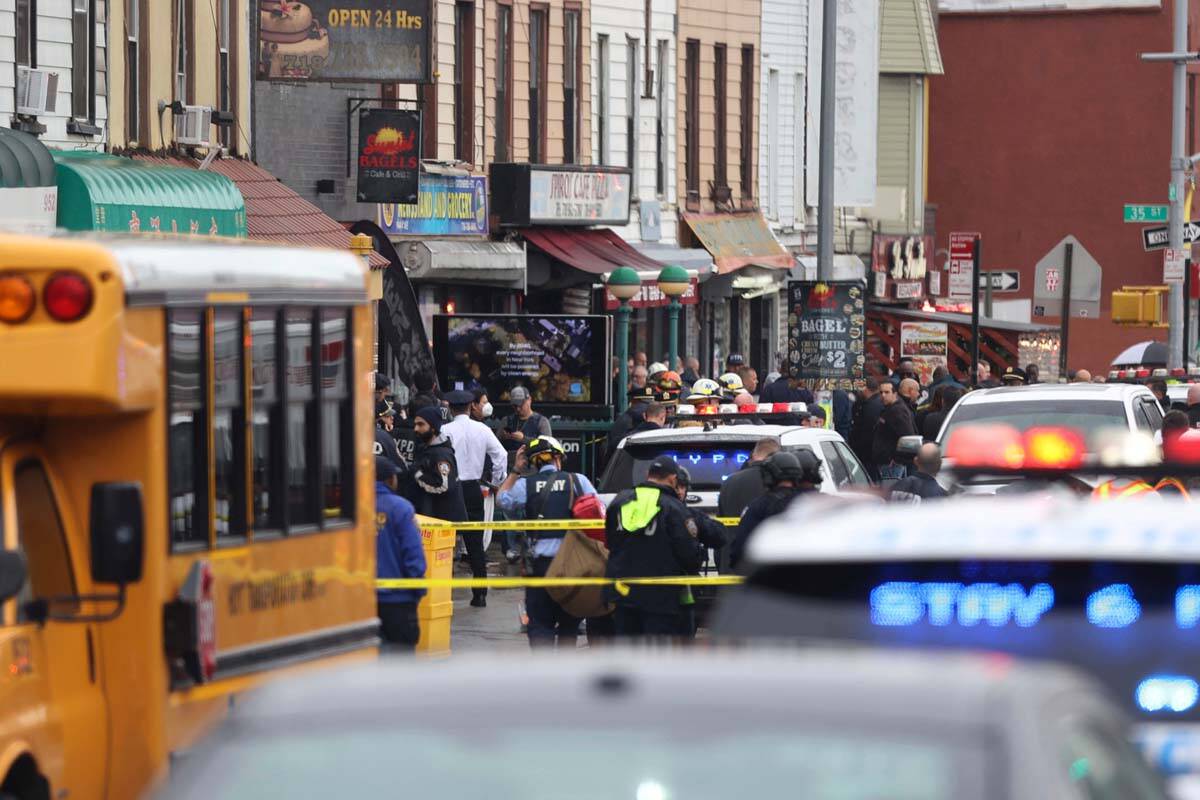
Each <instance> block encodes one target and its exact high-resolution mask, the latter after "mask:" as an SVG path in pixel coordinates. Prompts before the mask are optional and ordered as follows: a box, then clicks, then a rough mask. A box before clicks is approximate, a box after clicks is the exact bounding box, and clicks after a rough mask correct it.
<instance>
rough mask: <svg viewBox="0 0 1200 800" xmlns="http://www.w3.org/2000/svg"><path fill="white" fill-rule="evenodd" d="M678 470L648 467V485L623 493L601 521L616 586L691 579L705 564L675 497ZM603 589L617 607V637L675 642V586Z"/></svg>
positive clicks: (665, 461)
mask: <svg viewBox="0 0 1200 800" xmlns="http://www.w3.org/2000/svg"><path fill="white" fill-rule="evenodd" d="M678 481H679V467H678V465H677V464H676V463H675V460H674V459H672V458H670V457H668V456H659V457H657V458H655V459H654V460H653V461H652V462H650V468H649V471H648V474H647V476H646V480H645V481H644V482H642V483H641V484H639V485H638V486H636V487H634V488H633V489H627V490H625V491H623V492H621V493H620V494H619V495H617V497H616V498H615V499H614V500H613V503H612V505H611V506H609V508H608V513H607V515H606V517H605V524H604V530H605V534H606V537H607V540H608V569H607V572H606V575H607V577H609V578H612V579H614V580H621V579H624V578H642V577H671V576H682V575H695V574H698V573H699V571H700V567H701V565H702V564H703V558H704V556H703V548H702V547H701V546H700V542H699V540H698V537H699V534H700V529H699V526H697V524H696V523H695V522H694V521H692V520H691V519H689V517H688V514H687V511H686V509H685V508H684V506H683V504H682V503H680V502H679V498H678V496H677V495H676V485H677V484H678ZM627 588H628V590H629V591H628V593H623V592H619V591H617V590H616V588H615V587H612V586H610V587H606V588H605V599H606V600H608V601H609V602H611V603H614V604H615V605H616V611H615V612H614V613H615V619H614V622H615V624H616V632H617V635H618V636H628V637H651V638H654V639H677V638H678V637H679V636H680V631H682V630H683V628H684V624H685V623H684V618H683V613H682V607H681V605H680V587H678V586H645V585H634V586H628V587H627Z"/></svg>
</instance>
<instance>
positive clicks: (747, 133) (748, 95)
mask: <svg viewBox="0 0 1200 800" xmlns="http://www.w3.org/2000/svg"><path fill="white" fill-rule="evenodd" d="M741 91H742V98H741V99H742V110H741V120H740V122H741V131H742V176H741V177H742V200H743V201H749V200H751V199H752V198H753V197H754V45H752V44H746V45H742V85H741Z"/></svg>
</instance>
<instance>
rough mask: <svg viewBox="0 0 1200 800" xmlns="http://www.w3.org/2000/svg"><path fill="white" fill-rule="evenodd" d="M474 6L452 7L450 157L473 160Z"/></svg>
mask: <svg viewBox="0 0 1200 800" xmlns="http://www.w3.org/2000/svg"><path fill="white" fill-rule="evenodd" d="M474 132H475V4H474V3H473V2H465V3H464V2H458V3H455V4H454V157H455V158H456V159H458V160H459V161H465V162H466V163H468V164H470V163H474V160H475V137H474Z"/></svg>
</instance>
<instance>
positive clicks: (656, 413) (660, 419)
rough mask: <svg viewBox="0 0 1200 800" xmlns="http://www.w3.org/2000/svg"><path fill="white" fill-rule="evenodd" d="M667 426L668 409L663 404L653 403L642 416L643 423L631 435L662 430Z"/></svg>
mask: <svg viewBox="0 0 1200 800" xmlns="http://www.w3.org/2000/svg"><path fill="white" fill-rule="evenodd" d="M666 425H667V407H666V406H665V405H663V404H662V403H651V404H650V405H648V406H646V410H645V412H643V414H642V422H641V424H639V425H638V426H637V427H636V428H634V429H633V430H631V431H630V433H642V432H643V431H658V430H662V429H663V428H664V427H666Z"/></svg>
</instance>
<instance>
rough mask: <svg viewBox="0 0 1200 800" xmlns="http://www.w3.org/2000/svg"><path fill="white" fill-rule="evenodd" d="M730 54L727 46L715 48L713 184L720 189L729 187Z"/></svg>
mask: <svg viewBox="0 0 1200 800" xmlns="http://www.w3.org/2000/svg"><path fill="white" fill-rule="evenodd" d="M727 59H728V53H727V51H726V49H725V45H723V44H718V45H714V46H713V111H714V114H715V119H714V120H713V125H714V126H715V128H716V130H715V133H714V135H713V147H714V148H715V149H716V152H715V153H714V156H715V158H714V160H713V183H714V184H715V185H716V187H717V188H718V189H720V188H724V187H726V186H728V185H729V174H728V173H729V170H728V155H729V144H728V141H727V138H726V137H727V135H728V132H729V111H728V103H729V87H728V86H727V85H726V80H725V78H726V68H727V66H728V60H727Z"/></svg>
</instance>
